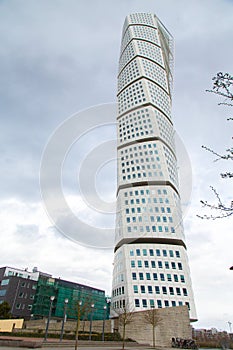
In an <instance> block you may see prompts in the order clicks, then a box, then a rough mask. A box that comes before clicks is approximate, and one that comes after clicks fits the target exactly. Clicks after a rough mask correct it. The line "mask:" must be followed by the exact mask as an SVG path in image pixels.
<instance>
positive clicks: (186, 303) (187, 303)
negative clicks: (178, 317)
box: [185, 301, 190, 310]
mask: <svg viewBox="0 0 233 350" xmlns="http://www.w3.org/2000/svg"><path fill="white" fill-rule="evenodd" d="M185 305H187V306H188V309H189V310H190V305H189V302H188V301H186V302H185Z"/></svg>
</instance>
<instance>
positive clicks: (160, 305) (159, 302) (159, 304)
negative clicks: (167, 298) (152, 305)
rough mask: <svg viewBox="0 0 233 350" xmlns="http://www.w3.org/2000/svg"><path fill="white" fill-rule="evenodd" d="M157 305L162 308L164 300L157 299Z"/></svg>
mask: <svg viewBox="0 0 233 350" xmlns="http://www.w3.org/2000/svg"><path fill="white" fill-rule="evenodd" d="M157 305H158V308H159V309H161V308H162V301H161V300H157Z"/></svg>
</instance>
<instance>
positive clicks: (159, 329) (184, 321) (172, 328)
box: [118, 306, 192, 347]
mask: <svg viewBox="0 0 233 350" xmlns="http://www.w3.org/2000/svg"><path fill="white" fill-rule="evenodd" d="M146 312H147V311H140V312H135V313H134V314H133V318H132V322H131V323H130V324H129V325H127V326H126V338H130V339H133V340H135V341H136V342H138V343H139V344H140V343H143V344H150V345H153V327H152V325H151V324H148V323H147V322H146V320H145V314H146ZM158 316H159V317H160V319H161V321H160V323H159V324H158V325H157V326H156V327H155V345H156V346H158V347H171V340H172V337H175V338H176V337H179V338H185V339H190V338H192V328H191V326H190V320H189V312H188V308H187V306H178V307H170V308H163V309H158ZM118 329H119V332H120V334H121V335H122V331H123V327H122V326H120V325H119V328H118Z"/></svg>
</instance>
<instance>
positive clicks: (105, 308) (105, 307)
mask: <svg viewBox="0 0 233 350" xmlns="http://www.w3.org/2000/svg"><path fill="white" fill-rule="evenodd" d="M106 310H107V306H106V305H104V318H103V330H102V341H104V328H105V319H106Z"/></svg>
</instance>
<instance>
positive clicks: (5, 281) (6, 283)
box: [1, 278, 10, 286]
mask: <svg viewBox="0 0 233 350" xmlns="http://www.w3.org/2000/svg"><path fill="white" fill-rule="evenodd" d="M9 282H10V280H9V278H8V279H6V280H2V283H1V286H7V285H8V284H9Z"/></svg>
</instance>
